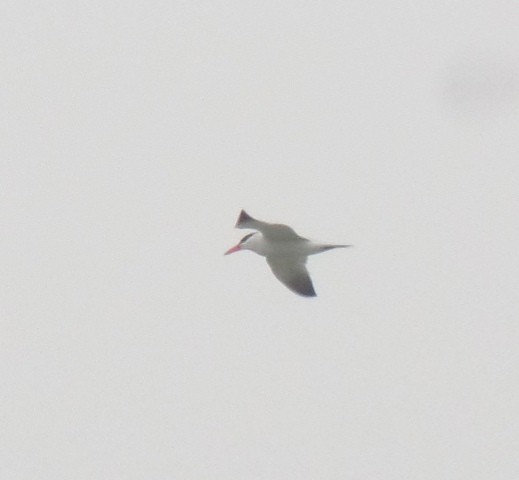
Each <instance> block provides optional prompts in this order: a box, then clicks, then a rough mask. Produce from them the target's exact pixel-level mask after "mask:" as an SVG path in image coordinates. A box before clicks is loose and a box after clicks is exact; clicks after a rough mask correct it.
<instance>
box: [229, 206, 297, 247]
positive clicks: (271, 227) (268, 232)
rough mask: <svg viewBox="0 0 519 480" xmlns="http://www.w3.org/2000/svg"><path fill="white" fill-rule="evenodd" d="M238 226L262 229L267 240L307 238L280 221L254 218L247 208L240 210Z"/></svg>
mask: <svg viewBox="0 0 519 480" xmlns="http://www.w3.org/2000/svg"><path fill="white" fill-rule="evenodd" d="M236 228H252V229H253V230H258V231H260V232H261V233H262V234H263V236H264V237H265V238H266V239H267V240H306V238H303V237H301V236H299V235H298V234H297V233H296V232H295V231H294V229H293V228H290V227H289V226H288V225H281V224H278V223H267V222H262V221H261V220H256V219H255V218H252V217H251V216H250V215H249V214H248V213H247V212H246V211H245V210H242V211H241V212H240V216H239V217H238V221H237V222H236Z"/></svg>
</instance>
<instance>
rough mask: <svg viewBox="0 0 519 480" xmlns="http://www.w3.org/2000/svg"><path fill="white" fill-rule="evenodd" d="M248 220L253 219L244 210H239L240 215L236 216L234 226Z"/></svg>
mask: <svg viewBox="0 0 519 480" xmlns="http://www.w3.org/2000/svg"><path fill="white" fill-rule="evenodd" d="M249 220H254V219H253V218H252V217H251V216H250V215H249V214H248V213H247V212H246V211H245V210H242V211H241V212H240V216H239V217H238V220H237V221H236V226H237V227H238V226H240V225H241V224H243V223H245V222H248V221H249Z"/></svg>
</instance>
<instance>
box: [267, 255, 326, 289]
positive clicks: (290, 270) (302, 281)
mask: <svg viewBox="0 0 519 480" xmlns="http://www.w3.org/2000/svg"><path fill="white" fill-rule="evenodd" d="M267 263H268V264H269V266H270V268H271V269H272V273H273V274H274V275H275V276H276V278H277V279H278V280H279V281H280V282H281V283H283V284H284V285H286V286H287V287H288V288H289V289H290V290H292V291H293V292H294V293H297V294H298V295H302V296H303V297H315V296H316V293H315V290H314V286H313V285H312V279H311V278H310V275H309V274H308V270H307V269H306V266H305V263H306V257H296V256H293V257H292V256H289V257H287V256H270V257H267Z"/></svg>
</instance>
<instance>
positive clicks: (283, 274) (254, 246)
mask: <svg viewBox="0 0 519 480" xmlns="http://www.w3.org/2000/svg"><path fill="white" fill-rule="evenodd" d="M235 228H250V229H252V230H257V232H254V233H248V234H247V235H245V236H244V237H243V238H242V239H241V240H240V242H239V243H238V244H237V245H235V246H234V247H232V248H230V249H229V250H227V251H226V252H225V254H224V255H229V254H230V253H234V252H238V251H240V250H251V251H253V252H255V253H257V254H258V255H261V256H263V257H266V259H267V263H268V264H269V266H270V268H271V269H272V273H274V275H275V276H276V278H277V279H278V280H279V281H280V282H281V283H283V284H285V285H286V286H287V287H288V288H289V289H290V290H292V291H293V292H294V293H297V294H298V295H302V296H303V297H315V296H316V293H315V290H314V286H313V285H312V280H311V278H310V275H309V274H308V270H307V269H306V266H305V264H306V259H307V257H308V255H314V254H316V253H321V252H326V251H327V250H332V249H334V248H345V247H350V246H351V245H331V244H325V243H315V242H312V241H311V240H308V239H306V238H303V237H301V236H299V235H298V234H297V233H296V232H295V231H294V230H293V229H292V228H290V227H289V226H287V225H279V224H275V223H267V222H262V221H260V220H256V219H255V218H252V217H251V216H250V215H249V214H248V213H247V212H245V211H244V210H242V211H241V212H240V216H239V217H238V221H237V222H236V226H235Z"/></svg>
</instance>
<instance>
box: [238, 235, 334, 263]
mask: <svg viewBox="0 0 519 480" xmlns="http://www.w3.org/2000/svg"><path fill="white" fill-rule="evenodd" d="M326 247H327V246H326V245H324V244H320V243H315V242H312V241H311V240H306V239H290V240H289V239H287V240H268V239H266V238H265V237H264V236H263V234H262V233H261V232H256V233H255V234H254V235H253V236H251V237H250V238H249V239H248V240H247V241H246V242H244V244H243V245H242V250H251V251H252V252H254V253H257V254H258V255H261V256H262V257H270V256H273V255H284V256H288V255H290V256H303V257H307V256H308V255H314V254H316V253H321V252H323V251H325V250H327V248H326Z"/></svg>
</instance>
